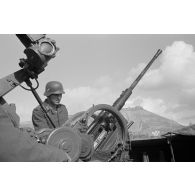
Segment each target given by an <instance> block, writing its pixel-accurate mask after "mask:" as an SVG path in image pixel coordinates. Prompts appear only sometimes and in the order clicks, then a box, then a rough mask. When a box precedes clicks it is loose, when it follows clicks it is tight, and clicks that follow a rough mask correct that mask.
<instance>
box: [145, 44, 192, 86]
mask: <svg viewBox="0 0 195 195" xmlns="http://www.w3.org/2000/svg"><path fill="white" fill-rule="evenodd" d="M194 64H195V52H194V48H193V46H192V45H190V44H187V43H185V42H183V41H176V42H174V43H173V44H172V45H171V46H168V47H166V48H165V50H164V51H163V54H162V56H161V58H160V67H159V68H158V69H153V70H149V71H148V73H147V74H146V75H145V78H144V79H143V82H142V84H143V87H145V88H147V89H152V88H153V87H154V88H155V89H156V88H157V87H158V88H164V87H166V88H173V87H177V88H178V87H179V88H182V89H184V88H188V89H189V88H194V87H195V86H194V83H195V77H194V75H195V66H194Z"/></svg>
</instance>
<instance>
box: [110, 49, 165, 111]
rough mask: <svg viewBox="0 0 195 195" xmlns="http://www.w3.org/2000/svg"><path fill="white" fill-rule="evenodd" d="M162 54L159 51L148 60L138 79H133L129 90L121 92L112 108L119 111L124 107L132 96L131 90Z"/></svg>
mask: <svg viewBox="0 0 195 195" xmlns="http://www.w3.org/2000/svg"><path fill="white" fill-rule="evenodd" d="M161 53H162V50H161V49H159V50H158V51H157V52H156V54H155V55H154V57H153V58H152V59H151V60H150V62H149V63H148V64H147V65H146V67H145V68H144V69H143V70H142V72H141V73H140V74H139V75H138V77H137V78H136V79H135V81H134V82H133V83H132V84H131V86H130V87H129V88H127V89H126V90H125V91H123V92H122V94H121V95H120V97H119V98H118V99H117V100H116V101H115V102H114V104H113V107H115V108H116V109H117V110H121V109H122V107H123V106H124V104H125V102H126V101H127V99H128V98H129V97H130V95H131V94H132V91H133V89H134V88H135V86H136V85H137V84H138V82H139V81H140V80H141V78H142V77H143V76H144V74H145V73H146V72H147V70H148V69H149V68H150V66H151V65H152V63H153V62H154V61H155V60H156V59H157V58H158V56H159V55H160V54H161Z"/></svg>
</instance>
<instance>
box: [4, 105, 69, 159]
mask: <svg viewBox="0 0 195 195" xmlns="http://www.w3.org/2000/svg"><path fill="white" fill-rule="evenodd" d="M69 160H70V158H69V156H68V155H67V154H66V153H65V152H63V151H62V150H60V149H58V148H55V147H53V146H48V145H43V144H40V143H37V142H36V141H34V140H33V139H31V138H30V136H29V135H28V134H25V133H23V132H21V131H20V130H19V128H15V127H14V125H13V123H12V121H11V119H10V117H9V115H8V114H7V113H6V112H5V111H4V109H3V108H2V107H1V106H0V161H4V162H11V161H12V162H28V161H29V162H32V161H34V162H41V161H45V162H49V161H52V162H55V161H69Z"/></svg>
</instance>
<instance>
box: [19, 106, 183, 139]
mask: <svg viewBox="0 0 195 195" xmlns="http://www.w3.org/2000/svg"><path fill="white" fill-rule="evenodd" d="M121 113H122V115H123V116H124V117H125V118H126V119H127V121H128V122H130V121H133V122H134V123H133V125H132V126H131V127H130V128H129V132H130V133H131V135H132V136H133V138H136V137H139V138H140V137H142V138H144V137H158V136H160V135H162V134H165V133H167V132H172V131H176V130H178V129H182V128H183V127H184V126H182V125H180V124H179V123H177V122H175V121H173V120H170V119H167V118H164V117H162V116H159V115H157V114H154V113H152V112H149V111H147V110H145V109H144V108H142V107H139V106H136V107H132V108H123V109H122V110H121ZM21 127H23V128H25V127H27V128H28V127H30V128H33V125H32V122H31V121H26V122H22V123H21Z"/></svg>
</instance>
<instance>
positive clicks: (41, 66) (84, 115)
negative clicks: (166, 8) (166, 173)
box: [0, 34, 195, 162]
mask: <svg viewBox="0 0 195 195" xmlns="http://www.w3.org/2000/svg"><path fill="white" fill-rule="evenodd" d="M0 42H1V43H2V49H3V48H4V55H3V56H2V57H1V61H2V64H4V66H5V67H6V69H3V70H2V71H1V80H0V82H1V88H0V89H1V91H0V93H1V102H2V103H1V113H2V114H1V115H2V117H1V121H2V122H1V124H3V125H5V127H4V128H3V127H2V132H1V137H6V138H7V139H4V140H3V139H2V140H3V141H1V147H0V148H1V155H0V160H1V161H16V162H17V161H19V162H20V161H21V162H23V161H24V162H25V161H35V162H39V161H46V162H47V161H73V162H75V161H76V162H77V161H84V162H87V161H96V162H97V161H103V162H112V161H114V162H131V161H133V162H140V161H141V162H142V161H147V162H150V161H151V162H166V161H168V162H174V161H176V162H193V161H194V160H195V157H194V156H193V155H190V152H191V153H193V152H194V148H195V147H194V146H195V118H194V116H195V107H194V98H195V97H194V96H195V93H194V92H195V91H194V83H195V82H194V79H195V77H194V75H195V68H194V64H195V52H194V47H195V35H193V34H191V35H190V34H189V35H186V34H184V35H182V34H166V35H162V34H158V35H157V34H145V35H144V34H142V35H134V34H123V35H121V34H99V35H98V34H77V35H68V34H67V35H66V34H58V35H55V34H49V35H48V34H47V35H46V34H16V35H9V34H8V35H0ZM58 43H59V44H58ZM5 45H7V46H6V47H5ZM10 48H12V49H11V50H10ZM23 51H24V54H23ZM10 55H11V56H12V58H9V56H10ZM20 57H23V58H20ZM17 62H18V63H17ZM13 64H15V67H14V66H13ZM17 69H18V70H17ZM6 125H7V128H6ZM11 126H12V127H11ZM3 129H4V130H3ZM12 131H13V133H12ZM8 135H9V136H8ZM31 140H32V142H31ZM186 151H188V153H186Z"/></svg>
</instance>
